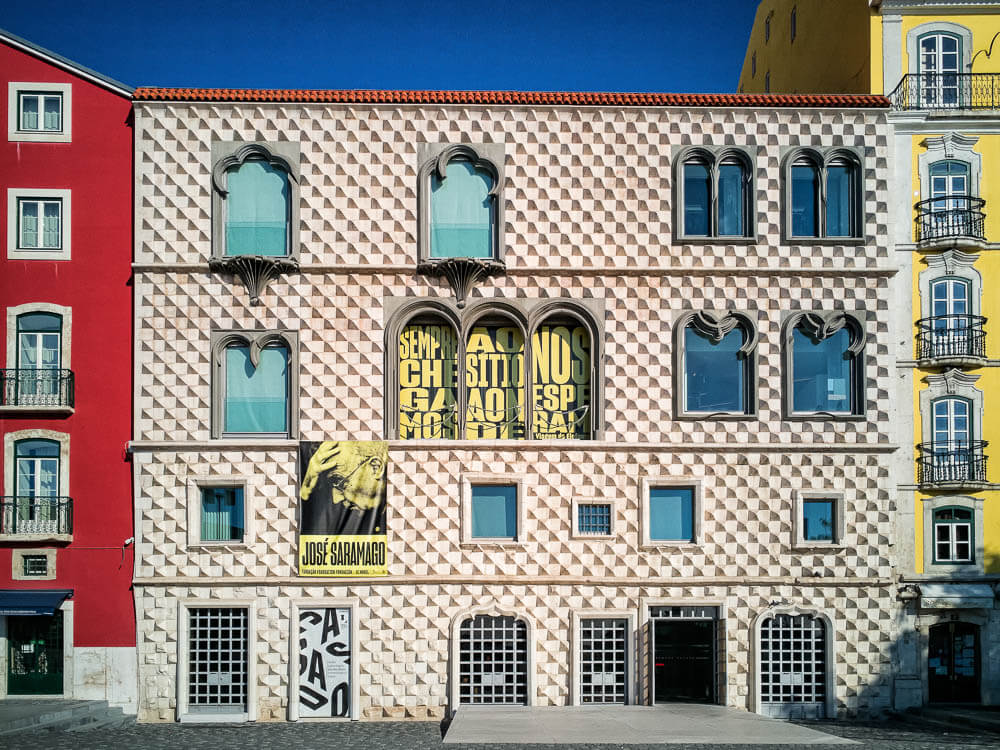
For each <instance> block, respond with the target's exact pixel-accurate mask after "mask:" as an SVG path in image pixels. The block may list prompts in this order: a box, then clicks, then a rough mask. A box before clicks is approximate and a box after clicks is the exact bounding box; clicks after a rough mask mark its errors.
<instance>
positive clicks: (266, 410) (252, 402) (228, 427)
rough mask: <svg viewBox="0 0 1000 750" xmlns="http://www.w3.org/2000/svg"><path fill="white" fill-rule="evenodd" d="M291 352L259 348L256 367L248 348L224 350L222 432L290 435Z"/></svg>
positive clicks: (274, 348) (283, 348) (282, 348)
mask: <svg viewBox="0 0 1000 750" xmlns="http://www.w3.org/2000/svg"><path fill="white" fill-rule="evenodd" d="M288 362H289V356H288V349H287V348H285V347H284V346H267V347H264V348H262V349H260V353H259V358H258V361H257V363H256V365H255V364H254V363H253V361H252V359H251V356H250V347H249V346H229V347H227V348H226V351H225V384H226V390H225V404H224V410H223V420H224V421H223V431H224V432H226V433H228V434H239V433H268V434H280V433H287V432H288V431H289V429H288V395H289V394H288Z"/></svg>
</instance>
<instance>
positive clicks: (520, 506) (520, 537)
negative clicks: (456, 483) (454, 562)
mask: <svg viewBox="0 0 1000 750" xmlns="http://www.w3.org/2000/svg"><path fill="white" fill-rule="evenodd" d="M473 485H475V486H483V485H491V486H504V487H510V486H513V487H514V488H515V491H516V493H517V516H516V517H517V536H516V537H515V538H514V539H507V538H506V537H474V536H472V487H473ZM460 502H461V505H462V537H461V539H462V541H461V544H462V546H473V547H475V546H479V545H484V544H485V545H490V546H495V545H499V546H505V547H507V546H521V545H523V544H524V542H525V539H526V537H527V535H526V534H525V528H524V520H525V512H524V504H525V494H524V477H520V476H519V477H514V476H511V475H509V474H463V475H462V486H461V498H460Z"/></svg>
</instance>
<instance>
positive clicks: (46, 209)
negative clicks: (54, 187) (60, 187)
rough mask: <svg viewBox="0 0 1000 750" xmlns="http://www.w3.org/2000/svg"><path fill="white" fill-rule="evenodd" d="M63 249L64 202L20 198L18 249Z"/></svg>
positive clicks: (18, 202)
mask: <svg viewBox="0 0 1000 750" xmlns="http://www.w3.org/2000/svg"><path fill="white" fill-rule="evenodd" d="M61 247H62V200H60V199H59V198H55V199H49V200H43V199H40V198H18V201H17V249H18V250H58V249H60V248H61Z"/></svg>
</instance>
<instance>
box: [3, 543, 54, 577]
mask: <svg viewBox="0 0 1000 750" xmlns="http://www.w3.org/2000/svg"><path fill="white" fill-rule="evenodd" d="M57 551H58V550H56V549H55V548H54V547H40V548H37V549H32V548H23V547H21V548H16V549H13V550H11V571H10V577H11V580H13V581H54V580H55V579H56V553H57ZM36 555H37V556H39V557H42V556H44V557H45V575H43V576H29V575H25V574H24V558H25V557H32V556H36Z"/></svg>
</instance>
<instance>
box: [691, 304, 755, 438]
mask: <svg viewBox="0 0 1000 750" xmlns="http://www.w3.org/2000/svg"><path fill="white" fill-rule="evenodd" d="M689 326H693V327H694V328H695V330H696V331H698V332H699V333H702V334H704V335H706V336H711V337H713V338H715V337H717V336H720V337H721V336H725V335H727V334H729V333H731V332H732V331H734V330H736V329H737V328H742V329H743V331H744V333H745V334H746V341H745V342H744V344H743V346H742V347H741V348H740V352H741V353H742V354H743V355H744V361H745V363H746V368H745V372H744V378H745V382H744V384H743V387H744V398H745V404H746V407H745V410H744V411H743V412H695V411H688V410H687V409H686V401H687V399H686V393H685V389H684V382H685V380H686V378H685V358H684V355H685V347H684V335H685V331H686V329H687V328H688V327H689ZM673 335H674V342H673V343H674V351H673V375H674V383H673V385H674V389H673V401H674V418H675V419H678V420H710V419H711V420H723V421H739V420H750V419H756V418H757V411H758V401H759V397H758V395H759V394H758V391H759V388H760V380H759V378H760V373H759V363H758V349H759V346H758V345H759V344H760V331H759V329H758V326H757V320H756V318H755V317H754V315H753V314H752V313H751V312H749V311H745V310H725V311H715V310H692V311H690V312H685V313H682V314H681V315H679V316H678V317H677V318H676V319H675V320H674V332H673ZM720 340H721V338H720Z"/></svg>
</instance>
